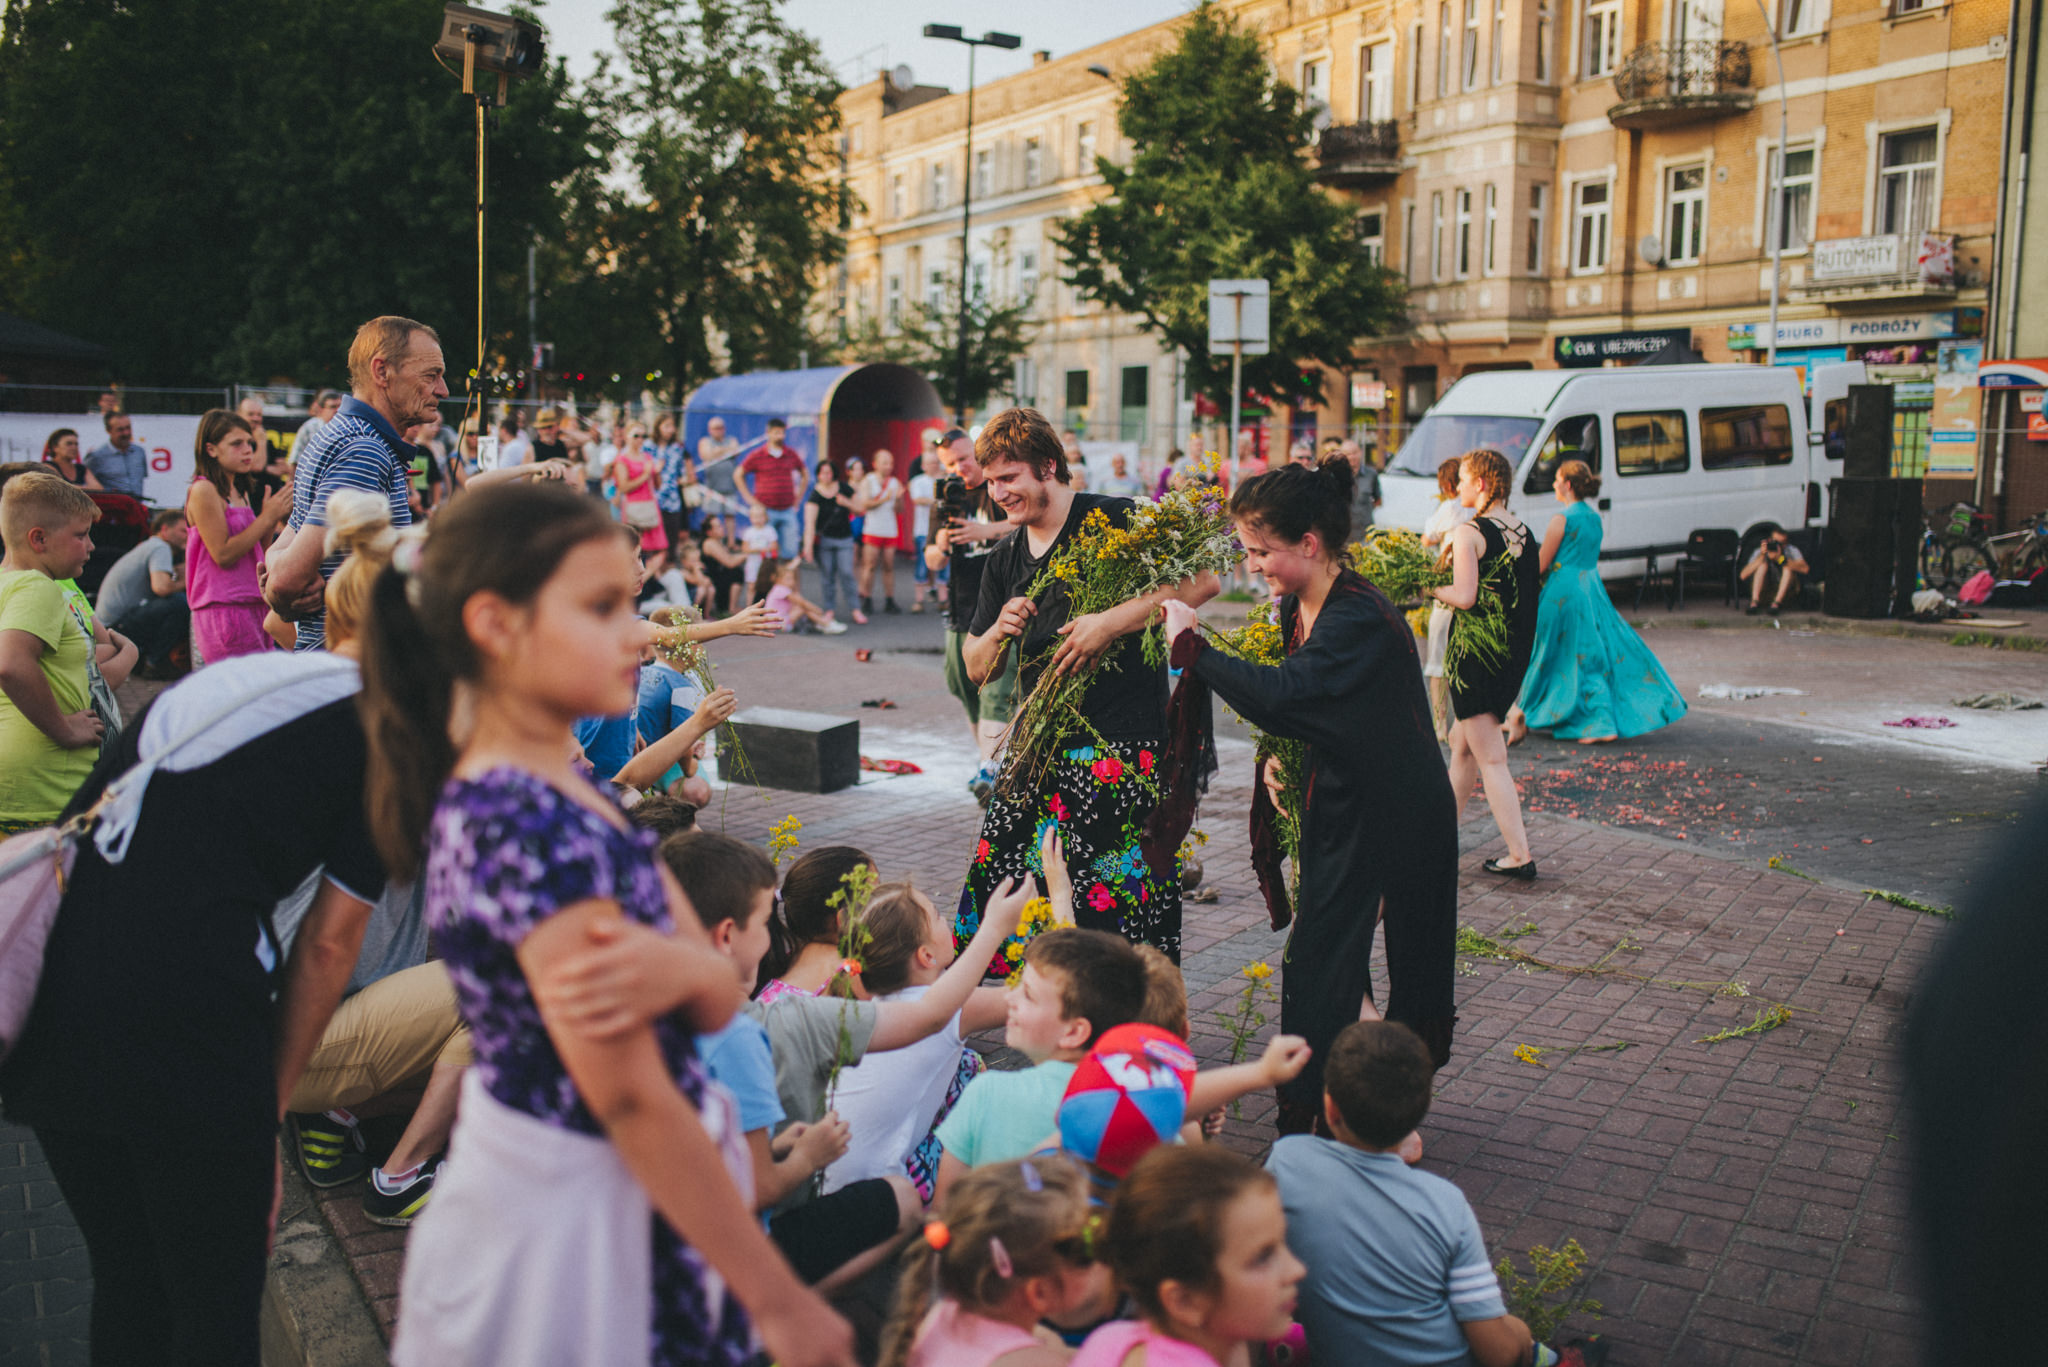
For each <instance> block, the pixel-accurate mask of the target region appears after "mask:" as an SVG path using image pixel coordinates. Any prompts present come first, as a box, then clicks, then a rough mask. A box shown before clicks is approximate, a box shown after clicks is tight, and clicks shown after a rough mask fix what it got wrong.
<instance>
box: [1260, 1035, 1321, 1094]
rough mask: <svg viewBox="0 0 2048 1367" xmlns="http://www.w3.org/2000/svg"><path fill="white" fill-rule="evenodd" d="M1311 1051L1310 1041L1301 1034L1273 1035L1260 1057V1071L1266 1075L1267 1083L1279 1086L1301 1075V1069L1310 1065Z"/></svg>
mask: <svg viewBox="0 0 2048 1367" xmlns="http://www.w3.org/2000/svg"><path fill="white" fill-rule="evenodd" d="M1311 1052H1312V1051H1311V1050H1310V1049H1309V1047H1308V1041H1307V1040H1305V1039H1303V1038H1302V1037H1301V1036H1299V1035H1275V1036H1273V1038H1272V1040H1271V1041H1270V1042H1269V1043H1268V1044H1267V1045H1266V1052H1265V1053H1264V1054H1263V1055H1262V1056H1261V1057H1260V1059H1259V1072H1260V1073H1261V1074H1263V1075H1264V1076H1265V1079H1266V1085H1267V1086H1269V1087H1278V1086H1279V1085H1281V1084H1282V1083H1284V1082H1292V1081H1294V1079H1296V1078H1298V1077H1300V1076H1301V1070H1302V1069H1304V1068H1306V1067H1308V1056H1309V1054H1310V1053H1311Z"/></svg>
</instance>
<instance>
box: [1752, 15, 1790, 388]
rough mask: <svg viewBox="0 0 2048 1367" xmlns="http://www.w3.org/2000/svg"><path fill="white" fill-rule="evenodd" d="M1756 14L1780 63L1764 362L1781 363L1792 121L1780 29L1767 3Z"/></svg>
mask: <svg viewBox="0 0 2048 1367" xmlns="http://www.w3.org/2000/svg"><path fill="white" fill-rule="evenodd" d="M1756 12H1757V13H1758V14H1759V15H1761V16H1763V21H1764V33H1765V34H1766V35H1767V36H1768V37H1769V38H1770V40H1771V58H1772V60H1774V61H1775V62H1777V64H1778V157H1777V165H1776V166H1775V167H1774V168H1773V170H1774V171H1775V174H1773V175H1771V176H1770V178H1769V179H1770V193H1771V211H1770V212H1769V213H1767V214H1765V215H1764V222H1765V223H1767V224H1769V225H1770V227H1769V232H1770V234H1771V335H1770V339H1769V341H1768V342H1767V344H1766V350H1765V352H1764V363H1765V364H1766V365H1776V364H1777V363H1778V289H1779V286H1778V277H1779V276H1780V275H1781V274H1783V272H1784V263H1785V156H1786V153H1787V151H1788V150H1789V149H1787V148H1786V146H1785V139H1786V137H1787V136H1789V135H1788V134H1787V132H1786V129H1787V127H1788V126H1789V121H1788V120H1787V118H1786V116H1785V99H1786V96H1787V91H1786V89H1785V54H1784V52H1783V51H1782V50H1780V49H1779V47H1778V26H1777V24H1776V23H1774V22H1773V21H1772V19H1771V12H1770V11H1769V10H1767V9H1765V8H1764V0H1756Z"/></svg>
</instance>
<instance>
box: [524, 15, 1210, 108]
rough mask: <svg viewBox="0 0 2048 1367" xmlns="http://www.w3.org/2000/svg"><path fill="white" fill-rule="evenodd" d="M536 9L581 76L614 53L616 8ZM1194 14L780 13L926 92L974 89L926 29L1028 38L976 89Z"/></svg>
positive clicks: (869, 74)
mask: <svg viewBox="0 0 2048 1367" xmlns="http://www.w3.org/2000/svg"><path fill="white" fill-rule="evenodd" d="M485 3H486V4H487V5H488V0H485ZM537 8H538V9H539V11H540V17H541V20H542V22H543V23H545V24H546V25H547V28H548V34H549V37H550V39H551V40H552V42H551V44H550V47H551V51H553V52H554V53H556V54H558V55H560V56H563V57H566V58H568V60H569V65H570V69H571V70H573V71H574V72H575V73H576V74H577V75H578V76H585V75H588V74H589V72H590V68H591V63H592V61H593V59H594V58H595V55H596V54H597V53H598V52H599V51H602V50H608V49H609V48H610V47H611V26H610V25H609V24H607V23H606V22H605V19H604V15H605V11H606V10H608V9H610V8H611V0H544V2H543V3H541V4H540V5H538V7H537ZM1188 8H1189V0H1118V3H1114V4H1104V3H1103V0H1032V3H1030V4H1028V5H1020V4H1018V3H1017V0H786V3H784V4H783V6H782V12H783V16H784V17H785V18H786V19H787V20H788V21H789V22H790V23H791V24H793V25H794V26H795V27H797V28H800V29H803V30H804V31H805V32H807V33H809V34H810V35H811V36H812V37H814V38H816V39H817V40H818V42H819V44H820V46H822V47H823V48H824V50H825V58H826V60H827V61H829V62H831V63H832V64H833V66H834V67H835V68H836V69H837V70H838V73H839V79H840V80H841V81H843V82H844V83H846V84H848V85H854V84H858V83H861V82H863V81H869V80H873V79H874V77H875V75H876V74H877V73H878V72H880V71H882V70H884V69H885V68H890V67H894V66H896V65H898V64H907V65H908V66H909V67H910V69H911V71H912V72H913V73H914V74H915V76H916V79H917V81H918V83H919V84H921V85H943V86H949V87H951V88H953V89H955V90H959V89H962V88H964V87H965V86H966V84H967V49H966V48H965V47H964V46H962V45H961V44H959V43H949V42H943V41H940V40H937V39H931V38H926V37H924V26H925V25H926V24H956V25H958V26H959V27H960V28H962V29H963V30H965V31H966V32H968V33H970V34H979V33H984V32H987V31H988V30H990V29H995V30H999V31H1002V32H1006V33H1014V34H1016V35H1017V36H1018V37H1020V38H1022V39H1023V40H1024V45H1023V46H1022V47H1020V48H1018V49H1017V50H1016V51H1015V52H1003V51H1000V50H998V49H995V48H982V49H981V50H980V53H979V55H978V56H977V57H976V58H975V73H974V79H975V83H976V84H977V85H978V84H980V83H981V82H983V81H987V80H990V79H992V78H994V77H999V76H1008V75H1011V74H1013V73H1015V72H1018V71H1022V70H1024V69H1025V68H1026V67H1028V66H1030V65H1031V53H1032V51H1033V50H1034V49H1038V48H1049V49H1050V50H1051V51H1052V54H1053V55H1054V56H1055V57H1059V56H1064V55H1065V54H1067V53H1069V52H1074V51H1077V50H1079V49H1081V48H1084V47H1091V46H1093V45H1094V44H1096V43H1099V42H1102V41H1104V40H1105V39H1109V38H1114V37H1116V36H1117V35H1118V34H1123V33H1130V32H1133V31H1134V30H1137V29H1141V28H1144V27H1146V26H1147V25H1150V24H1155V23H1158V22H1159V21H1160V20H1161V19H1170V18H1172V17H1173V16H1175V15H1177V14H1184V13H1186V12H1187V10H1188Z"/></svg>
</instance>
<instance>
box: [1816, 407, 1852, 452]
mask: <svg viewBox="0 0 2048 1367" xmlns="http://www.w3.org/2000/svg"><path fill="white" fill-rule="evenodd" d="M1821 421H1822V422H1823V423H1825V424H1826V426H1825V427H1824V428H1823V429H1822V433H1821V451H1822V453H1823V454H1825V455H1826V456H1827V458H1828V459H1829V460H1845V459H1847V458H1848V455H1849V401H1848V400H1847V399H1829V400H1828V401H1827V403H1826V404H1824V405H1823V406H1822V407H1821Z"/></svg>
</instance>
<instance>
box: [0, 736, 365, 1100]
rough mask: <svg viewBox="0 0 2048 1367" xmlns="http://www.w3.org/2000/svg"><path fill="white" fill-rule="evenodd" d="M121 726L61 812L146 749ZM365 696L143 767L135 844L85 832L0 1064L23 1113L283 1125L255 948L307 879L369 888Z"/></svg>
mask: <svg viewBox="0 0 2048 1367" xmlns="http://www.w3.org/2000/svg"><path fill="white" fill-rule="evenodd" d="M142 730H143V727H142V724H141V722H140V721H138V722H136V723H135V724H133V725H131V726H129V727H128V728H127V729H126V730H124V731H123V732H122V733H121V737H120V739H119V740H117V741H116V742H115V743H114V745H113V747H112V748H111V749H110V750H109V751H108V753H107V755H106V756H104V757H103V758H102V759H101V761H100V763H99V766H98V768H96V769H95V770H94V771H93V773H92V776H91V777H90V778H89V779H87V781H86V783H85V786H84V787H83V788H81V789H80V790H79V792H78V795H77V796H76V797H74V798H73V799H72V802H71V807H70V809H69V810H68V811H67V812H66V813H65V814H66V816H69V815H71V814H72V813H73V812H76V811H78V810H81V809H82V808H83V807H84V806H85V805H87V804H88V803H90V802H92V801H93V800H94V799H96V798H97V797H98V796H99V793H100V791H101V790H102V789H103V788H104V787H105V786H106V783H107V781H108V780H109V779H110V778H112V777H113V776H114V775H116V774H119V773H121V772H123V771H124V770H126V769H129V768H131V767H132V766H133V765H134V763H135V758H136V744H137V740H138V738H139V737H140V736H141V734H142ZM365 759H366V748H365V744H364V739H363V727H362V722H361V721H360V720H359V719H358V716H357V713H356V703H355V699H353V698H343V699H341V700H340V701H337V702H333V703H329V704H328V705H326V706H324V707H319V708H315V709H314V710H312V711H310V712H307V713H306V714H305V715H303V716H301V717H298V718H295V719H294V720H292V721H289V722H286V723H285V724H284V725H282V726H279V727H277V728H276V729H274V730H272V731H269V732H267V733H266V734H264V735H261V736H257V737H255V738H253V739H251V740H250V741H248V742H247V743H245V744H243V745H240V746H238V747H236V748H235V749H233V750H230V751H229V752H228V753H227V754H225V755H223V756H221V757H220V758H219V759H217V760H215V761H213V762H212V763H210V764H205V765H202V766H201V767H199V768H197V769H192V770H188V771H185V772H171V771H167V770H159V771H158V772H157V773H156V774H155V775H154V776H153V777H152V778H151V779H150V781H149V789H148V792H147V794H146V795H145V796H144V798H143V803H142V810H141V813H140V815H139V817H138V818H137V820H136V823H135V830H134V836H133V839H132V840H131V842H130V844H129V846H128V853H127V857H126V858H125V859H124V860H123V861H122V862H121V863H119V864H109V863H107V862H106V861H105V860H104V859H102V858H101V857H100V853H99V850H98V849H97V847H95V846H94V845H93V843H92V841H91V839H90V838H88V839H86V840H84V841H82V842H80V845H79V849H78V863H77V865H76V867H75V868H74V869H73V871H72V875H71V885H70V887H69V889H68V890H67V891H66V893H65V896H64V901H63V904H62V906H61V907H60V908H59V910H58V913H57V921H56V925H55V927H54V929H53V930H52V932H51V935H50V943H49V948H48V951H47V954H46V957H45V959H44V964H43V977H42V983H41V986H40V988H39V989H38V991H37V993H36V1003H35V1009H34V1011H33V1012H31V1014H30V1016H29V1021H28V1027H27V1029H26V1030H25V1031H24V1032H23V1035H22V1039H21V1043H20V1044H19V1046H17V1047H16V1049H15V1051H14V1052H13V1054H12V1055H10V1056H9V1058H8V1059H7V1062H6V1065H5V1067H4V1068H0V1096H4V1097H5V1098H6V1104H7V1111H8V1114H9V1116H10V1117H11V1118H13V1119H16V1120H19V1121H24V1122H26V1123H29V1124H47V1125H50V1126H52V1127H54V1128H57V1129H76V1130H83V1131H87V1132H98V1133H128V1132H129V1131H130V1130H131V1129H132V1127H133V1126H134V1125H135V1124H136V1123H137V1118H138V1117H148V1124H150V1125H152V1126H163V1127H166V1128H167V1129H169V1130H171V1131H172V1132H179V1133H185V1134H208V1133H226V1134H239V1135H246V1134H249V1133H251V1132H252V1127H253V1129H254V1132H257V1133H267V1132H269V1131H270V1130H271V1129H273V1128H274V1127H275V1126H276V1124H277V1087H276V1076H275V1071H274V1065H273V1063H272V1050H273V1046H274V1043H275V1025H276V1011H275V1008H274V1006H273V1004H272V994H273V992H274V991H275V989H276V988H277V987H278V986H279V985H281V983H282V971H283V967H284V966H283V964H282V963H278V964H277V965H276V969H275V970H274V971H273V970H267V969H266V968H265V967H264V964H263V963H262V961H261V960H260V959H259V958H258V955H259V952H262V951H260V950H259V942H261V941H262V940H263V937H264V936H265V934H266V931H265V930H264V926H265V924H266V918H267V917H268V915H269V913H270V910H271V909H272V908H273V907H275V906H276V905H277V903H278V901H279V900H281V899H282V898H283V897H285V896H286V895H287V894H288V893H290V892H291V891H292V890H293V889H294V888H296V887H297V886H298V885H299V884H300V883H302V882H303V881H305V878H306V875H307V874H309V873H311V872H312V871H313V870H314V869H316V868H319V867H321V866H322V865H325V867H326V871H327V876H328V877H329V878H331V879H332V880H333V881H335V882H336V883H339V884H341V885H342V886H343V887H345V888H347V889H349V890H350V891H351V892H352V893H354V894H355V895H357V896H359V897H362V898H364V899H365V900H368V901H371V902H374V901H375V900H376V899H377V898H378V897H379V896H381V895H382V893H383V890H384V869H383V865H382V864H381V863H380V862H379V860H378V858H377V854H376V851H375V849H374V847H373V846H372V844H371V842H370V834H369V829H368V822H367V818H366V816H365V811H364V804H363V772H364V764H365Z"/></svg>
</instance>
